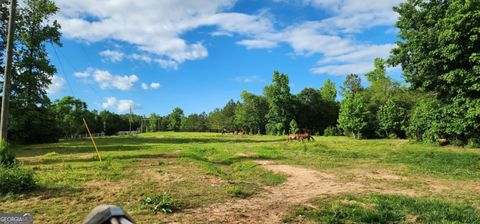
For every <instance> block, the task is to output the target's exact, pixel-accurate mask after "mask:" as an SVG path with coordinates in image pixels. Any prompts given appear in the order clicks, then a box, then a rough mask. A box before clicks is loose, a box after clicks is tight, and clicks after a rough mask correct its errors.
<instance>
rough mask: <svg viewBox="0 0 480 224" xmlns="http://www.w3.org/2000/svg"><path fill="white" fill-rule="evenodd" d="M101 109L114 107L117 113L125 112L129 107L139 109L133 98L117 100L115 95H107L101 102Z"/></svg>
mask: <svg viewBox="0 0 480 224" xmlns="http://www.w3.org/2000/svg"><path fill="white" fill-rule="evenodd" d="M102 107H103V109H115V110H116V111H117V112H118V113H127V112H129V111H130V109H132V110H134V109H139V108H140V106H139V105H138V104H136V103H135V101H133V100H125V99H122V100H118V99H117V98H116V97H107V98H105V99H104V102H103V103H102Z"/></svg>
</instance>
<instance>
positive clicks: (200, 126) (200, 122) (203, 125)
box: [184, 113, 208, 132]
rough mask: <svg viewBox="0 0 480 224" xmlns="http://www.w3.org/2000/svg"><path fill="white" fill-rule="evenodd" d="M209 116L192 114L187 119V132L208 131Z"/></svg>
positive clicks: (185, 126) (185, 128)
mask: <svg viewBox="0 0 480 224" xmlns="http://www.w3.org/2000/svg"><path fill="white" fill-rule="evenodd" d="M207 122H208V115H207V114H206V113H201V114H190V115H188V117H186V118H185V125H184V130H185V131H199V132H204V131H207V130H208V126H207Z"/></svg>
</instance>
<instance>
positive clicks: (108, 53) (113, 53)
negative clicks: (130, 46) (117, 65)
mask: <svg viewBox="0 0 480 224" xmlns="http://www.w3.org/2000/svg"><path fill="white" fill-rule="evenodd" d="M100 55H101V56H102V57H103V59H104V60H106V61H111V62H121V61H123V58H124V56H125V54H124V53H123V52H120V51H117V50H104V51H101V52H100Z"/></svg>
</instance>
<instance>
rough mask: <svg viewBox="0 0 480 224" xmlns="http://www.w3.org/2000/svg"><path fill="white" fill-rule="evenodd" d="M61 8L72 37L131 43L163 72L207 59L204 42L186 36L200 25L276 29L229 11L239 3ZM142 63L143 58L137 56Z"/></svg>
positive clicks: (207, 0)
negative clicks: (159, 66) (147, 55)
mask: <svg viewBox="0 0 480 224" xmlns="http://www.w3.org/2000/svg"><path fill="white" fill-rule="evenodd" d="M56 3H57V5H58V6H59V7H60V8H61V9H62V11H61V13H60V15H58V17H57V19H58V21H59V22H60V23H61V25H62V30H63V33H64V34H65V36H66V37H67V38H74V39H81V40H84V41H89V42H96V41H103V40H116V41H121V42H126V43H130V44H132V45H134V46H136V47H137V49H138V50H139V51H141V52H148V53H150V54H153V55H155V56H156V62H158V63H159V64H160V65H161V66H162V67H164V68H173V69H175V68H176V67H178V65H179V64H181V63H183V62H184V61H187V60H198V59H202V58H205V57H207V56H208V51H207V49H206V48H205V46H204V45H203V44H202V43H201V42H199V41H194V42H187V41H186V40H185V39H182V38H181V35H182V34H184V33H186V32H188V31H191V30H194V29H196V28H198V27H201V26H212V27H216V29H217V31H218V32H221V33H232V32H234V33H241V34H245V35H250V34H253V33H258V32H265V31H267V30H269V29H272V24H271V22H270V21H269V20H267V19H264V18H263V17H261V16H259V15H247V14H243V13H233V12H228V13H226V12H224V11H226V10H228V9H230V8H231V7H232V6H233V5H234V3H235V1H234V0H196V1H190V0H179V1H157V0H143V1H136V2H135V3H134V4H132V1H130V0H115V1H96V0H84V1H71V0H56ZM137 58H138V57H137Z"/></svg>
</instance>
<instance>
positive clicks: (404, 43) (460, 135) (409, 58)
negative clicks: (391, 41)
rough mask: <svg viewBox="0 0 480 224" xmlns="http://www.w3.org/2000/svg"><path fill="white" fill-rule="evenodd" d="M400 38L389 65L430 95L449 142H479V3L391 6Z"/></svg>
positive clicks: (446, 0) (449, 0)
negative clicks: (397, 17)
mask: <svg viewBox="0 0 480 224" xmlns="http://www.w3.org/2000/svg"><path fill="white" fill-rule="evenodd" d="M394 11H395V12H397V13H398V14H399V15H400V17H399V20H398V21H397V24H396V25H397V27H398V28H399V37H400V38H401V40H400V41H398V42H397V43H396V44H397V47H396V48H395V49H393V50H392V55H391V58H390V60H389V61H390V63H391V64H392V65H401V66H402V69H403V71H404V73H403V75H404V76H405V78H406V79H407V81H408V82H410V83H411V84H412V87H413V88H416V89H419V90H423V91H428V92H430V91H431V92H434V93H435V95H436V98H437V100H438V101H439V102H440V112H441V113H444V115H443V117H446V118H448V119H449V121H448V122H445V124H444V125H445V128H444V130H443V133H444V134H445V135H446V137H448V138H453V139H460V140H464V141H465V140H466V139H468V138H477V139H478V138H480V134H478V133H480V112H479V111H480V98H479V97H478V96H479V95H480V84H479V83H480V54H479V52H478V49H479V48H480V38H479V36H480V23H479V22H478V21H480V2H479V1H477V0H458V1H457V0H438V1H427V0H408V1H407V2H405V3H402V4H400V6H398V7H396V8H394Z"/></svg>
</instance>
